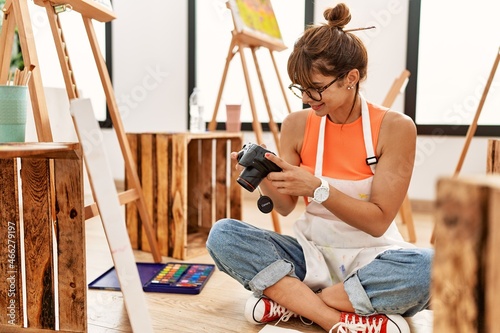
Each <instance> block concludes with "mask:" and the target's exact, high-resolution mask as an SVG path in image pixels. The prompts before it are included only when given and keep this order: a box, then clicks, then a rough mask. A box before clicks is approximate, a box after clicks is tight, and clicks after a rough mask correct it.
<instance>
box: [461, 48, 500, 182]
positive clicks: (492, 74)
mask: <svg viewBox="0 0 500 333" xmlns="http://www.w3.org/2000/svg"><path fill="white" fill-rule="evenodd" d="M499 62H500V49H499V50H498V53H497V56H496V58H495V62H494V63H493V67H492V68H491V72H490V76H489V78H488V82H486V86H485V87H484V91H483V95H482V96H481V100H480V101H479V105H478V106H477V110H476V114H475V116H474V120H473V121H472V124H471V125H470V127H469V130H468V131H467V136H466V138H465V144H464V147H463V149H462V154H461V155H460V159H459V161H458V164H457V167H456V169H455V173H454V176H457V175H458V174H459V173H460V171H461V170H462V165H463V163H464V160H465V155H467V150H469V145H470V142H471V140H472V137H473V136H474V134H475V133H476V129H477V122H478V120H479V115H480V114H481V111H482V109H483V106H484V102H485V100H486V96H487V95H488V92H489V90H490V87H491V83H492V82H493V79H494V77H495V73H496V71H497V67H498V63H499Z"/></svg>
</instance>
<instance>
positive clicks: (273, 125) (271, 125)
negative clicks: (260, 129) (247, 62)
mask: <svg viewBox="0 0 500 333" xmlns="http://www.w3.org/2000/svg"><path fill="white" fill-rule="evenodd" d="M251 50H252V56H253V62H254V63H255V68H256V69H257V76H258V78H259V83H260V87H261V89H262V96H263V97H264V102H265V104H266V109H267V114H268V116H269V128H270V129H271V132H273V136H274V142H275V143H276V149H277V152H278V155H280V139H279V130H278V126H277V125H276V123H275V122H274V119H273V113H272V111H271V106H270V105H269V98H268V97H267V92H266V87H265V86H264V80H263V79H262V73H261V72H260V66H259V61H258V59H257V54H256V52H255V50H256V48H255V47H251Z"/></svg>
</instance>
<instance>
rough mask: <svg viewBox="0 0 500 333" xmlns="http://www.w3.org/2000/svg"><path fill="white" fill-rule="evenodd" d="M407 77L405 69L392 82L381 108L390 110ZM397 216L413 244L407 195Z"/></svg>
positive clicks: (413, 229)
mask: <svg viewBox="0 0 500 333" xmlns="http://www.w3.org/2000/svg"><path fill="white" fill-rule="evenodd" d="M409 77H410V72H409V71H408V70H407V69H405V70H403V72H402V73H401V75H400V76H399V77H397V78H396V79H395V80H394V83H393V84H392V86H391V89H389V92H388V93H387V96H385V99H384V101H383V102H382V105H383V106H385V107H387V108H390V107H391V106H392V104H393V103H394V100H395V99H396V97H397V96H398V95H399V94H400V93H401V92H402V91H401V90H403V89H404V88H405V87H406V83H407V81H408V78H409ZM399 215H400V217H401V220H402V222H403V224H406V228H407V229H408V240H409V241H410V242H411V243H415V242H416V241H417V236H416V234H415V224H414V223H413V216H412V212H411V203H410V200H409V199H408V194H406V196H405V198H404V200H403V203H402V204H401V207H400V208H399Z"/></svg>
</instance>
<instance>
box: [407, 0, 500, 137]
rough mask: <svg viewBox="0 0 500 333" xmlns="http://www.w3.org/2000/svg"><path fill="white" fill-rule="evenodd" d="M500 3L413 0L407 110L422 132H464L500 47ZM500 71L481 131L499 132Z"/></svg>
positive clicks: (483, 114)
mask: <svg viewBox="0 0 500 333" xmlns="http://www.w3.org/2000/svg"><path fill="white" fill-rule="evenodd" d="M499 12H500V3H499V2H496V1H488V0H478V1H476V2H474V5H472V6H471V5H470V3H469V2H465V1H454V0H442V1H438V2H436V1H430V0H410V11H409V13H410V15H409V24H408V27H409V29H408V54H407V64H408V69H409V70H410V72H411V73H412V76H411V77H410V82H409V84H408V87H407V89H406V98H405V100H406V103H405V104H406V105H405V110H406V113H407V114H409V115H410V116H411V117H412V118H413V119H414V120H415V122H416V124H417V127H418V133H419V134H434V135H465V134H466V132H467V130H468V128H469V126H470V124H472V122H473V119H474V116H475V115H476V112H477V109H478V106H479V103H480V101H481V98H482V95H483V92H484V89H485V86H486V82H487V81H488V78H489V76H490V73H491V71H492V67H493V64H494V61H495V58H496V56H497V53H498V50H499V49H498V48H499V46H500V35H499V34H498V31H500V20H498V13H499ZM499 89H500V74H499V75H496V76H495V77H494V79H493V81H492V84H491V87H490V90H489V92H488V94H487V96H486V99H485V101H484V106H483V108H482V111H481V114H480V117H479V120H478V125H479V126H478V129H477V132H476V134H477V135H481V136H494V135H498V134H499V133H500V126H499V125H500V116H499V110H500V94H498V91H499Z"/></svg>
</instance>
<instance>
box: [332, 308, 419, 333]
mask: <svg viewBox="0 0 500 333" xmlns="http://www.w3.org/2000/svg"><path fill="white" fill-rule="evenodd" d="M335 332H336V333H410V327H409V326H408V323H407V322H406V320H405V319H404V318H403V317H401V316H399V315H384V314H378V315H373V316H360V315H357V314H355V313H347V312H341V313H340V322H338V323H337V324H335V325H334V326H333V327H332V328H331V329H330V332H329V333H335Z"/></svg>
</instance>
